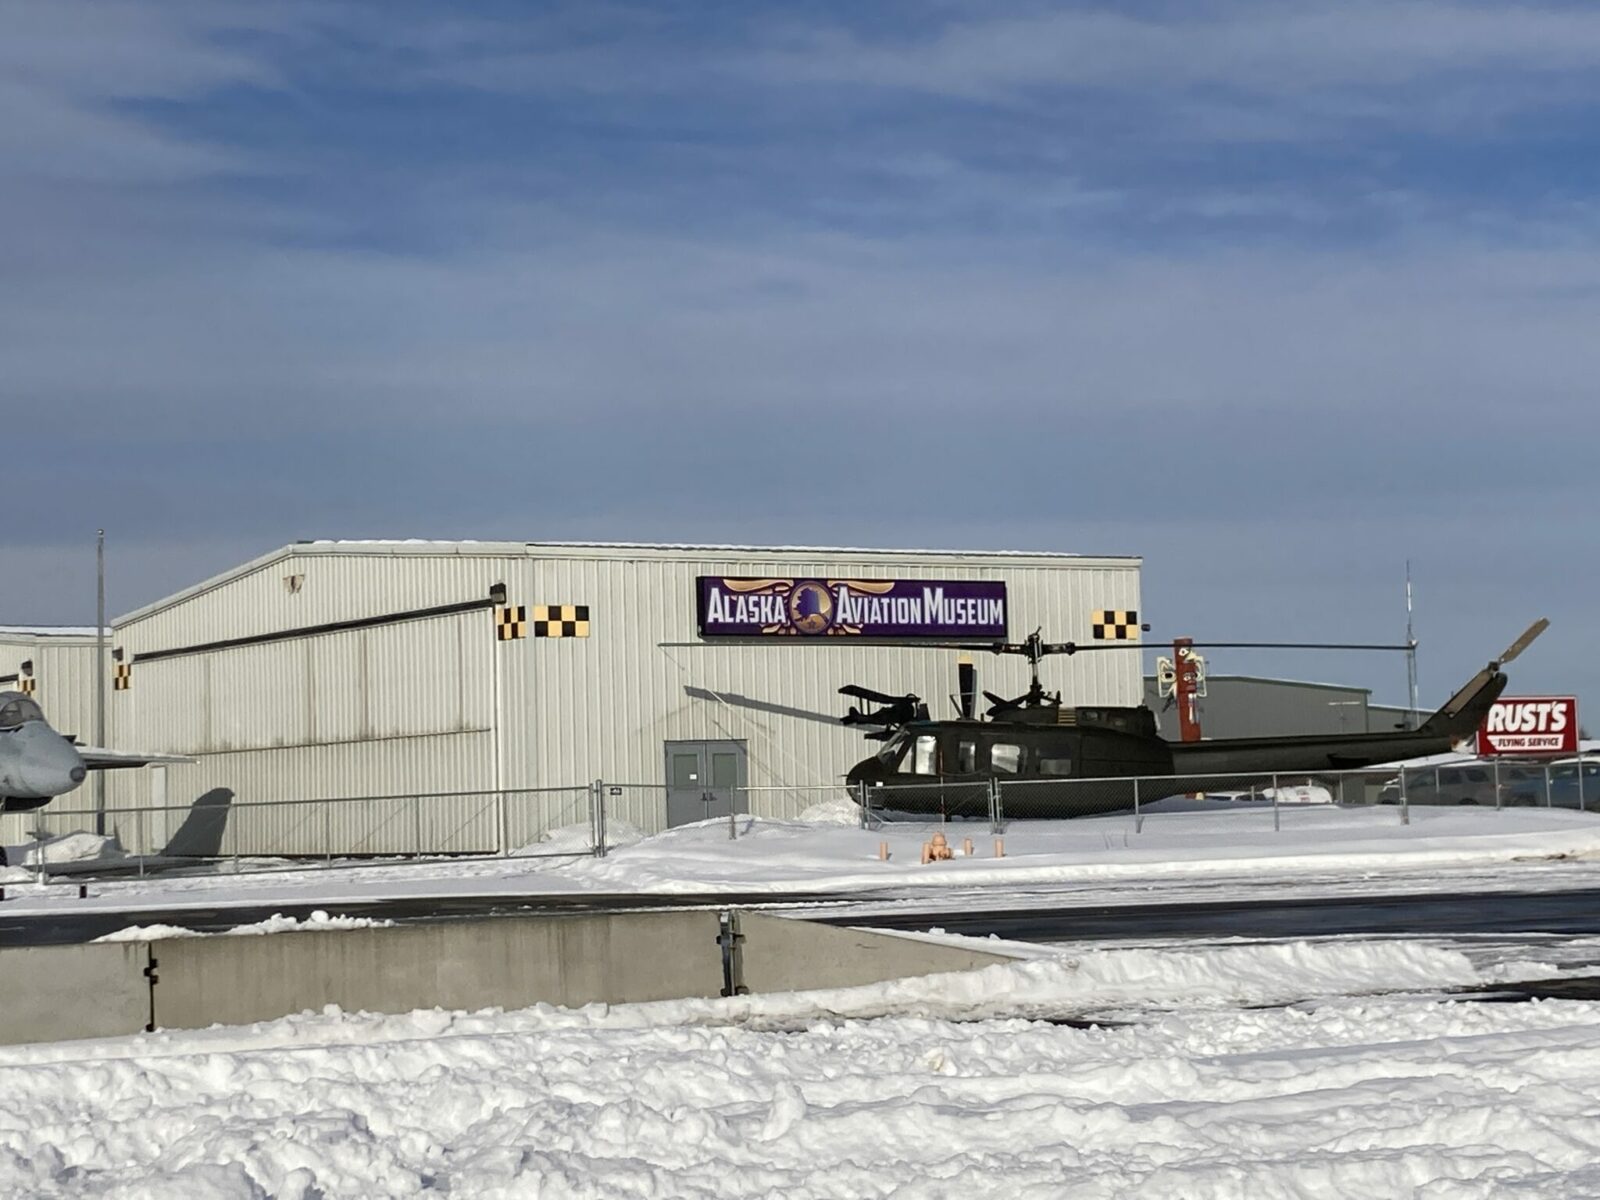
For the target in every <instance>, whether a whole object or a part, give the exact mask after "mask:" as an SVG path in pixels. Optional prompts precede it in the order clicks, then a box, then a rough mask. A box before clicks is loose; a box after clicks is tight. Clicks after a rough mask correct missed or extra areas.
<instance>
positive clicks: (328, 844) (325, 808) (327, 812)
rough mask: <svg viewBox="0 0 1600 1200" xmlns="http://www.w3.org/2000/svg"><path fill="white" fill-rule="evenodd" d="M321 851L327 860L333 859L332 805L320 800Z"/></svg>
mask: <svg viewBox="0 0 1600 1200" xmlns="http://www.w3.org/2000/svg"><path fill="white" fill-rule="evenodd" d="M322 851H323V854H324V855H325V856H326V857H327V860H328V861H329V862H332V861H333V805H331V804H329V803H328V802H327V801H326V800H324V801H323V802H322Z"/></svg>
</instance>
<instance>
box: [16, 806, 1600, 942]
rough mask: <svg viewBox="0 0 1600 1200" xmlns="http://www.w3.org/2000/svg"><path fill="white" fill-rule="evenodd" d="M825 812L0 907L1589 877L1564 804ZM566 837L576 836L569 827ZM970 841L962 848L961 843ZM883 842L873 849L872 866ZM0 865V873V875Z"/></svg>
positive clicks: (72, 893) (1151, 894) (1598, 877)
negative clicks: (898, 820)
mask: <svg viewBox="0 0 1600 1200" xmlns="http://www.w3.org/2000/svg"><path fill="white" fill-rule="evenodd" d="M821 815H822V816H827V815H828V814H821ZM848 815H849V814H845V813H843V812H842V810H841V812H839V813H835V814H833V817H834V819H833V820H831V821H829V820H813V821H782V820H770V819H756V818H748V817H741V818H739V820H738V822H737V825H736V828H737V831H738V833H739V837H738V838H737V840H730V838H729V836H728V824H727V822H726V821H713V822H707V823H702V824H698V825H689V826H684V827H681V828H678V829H673V830H669V831H667V832H666V833H663V834H659V835H657V836H655V837H650V838H644V839H642V840H638V841H635V842H633V844H631V845H627V846H623V847H621V848H618V849H615V850H613V851H612V852H611V853H610V854H609V855H608V856H607V857H606V858H603V859H595V858H590V857H576V858H556V859H549V858H537V857H519V856H511V857H507V858H493V859H468V860H454V861H452V860H427V861H420V862H407V863H396V864H389V865H366V866H354V865H351V866H339V865H335V866H334V867H332V868H321V867H318V868H305V869H297V870H288V871H276V872H270V873H263V874H255V875H233V874H230V873H228V872H227V871H226V870H225V869H224V870H222V871H220V872H218V873H215V874H208V875H198V876H192V875H189V876H172V875H164V876H156V877H150V878H144V879H139V878H115V879H102V880H97V881H96V882H95V883H94V884H93V886H92V888H91V894H90V896H89V898H88V899H79V898H78V896H77V887H76V885H75V883H74V882H72V881H69V882H67V883H61V882H57V883H54V884H45V885H43V886H36V885H34V884H33V883H32V882H31V881H32V880H33V879H34V874H33V872H32V871H31V870H29V869H28V868H24V867H18V868H13V869H12V870H11V872H10V873H9V876H8V877H7V878H6V879H4V880H0V882H6V883H7V888H6V896H7V898H6V900H5V901H4V906H5V907H4V911H5V912H6V913H8V914H12V915H24V914H27V913H29V912H40V911H49V910H52V909H55V908H57V907H58V906H61V905H67V906H71V907H72V908H74V909H76V910H80V911H82V910H88V909H96V908H100V909H105V908H110V909H117V910H121V909H126V908H158V907H172V908H174V909H181V908H183V907H185V906H215V905H270V904H280V903H301V904H319V905H337V904H338V903H340V902H354V901H360V900H371V899H378V898H384V897H398V896H415V895H434V894H439V895H463V894H504V893H521V894H529V895H536V894H548V895H566V896H583V895H594V894H597V893H607V894H609V893H643V894H657V895H660V894H680V895H681V894H688V893H701V894H715V893H737V894H741V895H744V896H751V895H765V896H770V897H772V898H773V899H774V900H781V899H783V898H784V897H793V896H800V895H810V896H816V895H824V896H835V897H838V898H840V899H845V898H849V897H852V896H859V895H863V894H871V895H874V896H883V895H893V896H902V897H915V896H923V897H927V898H930V899H939V898H941V897H942V898H944V899H948V897H949V896H950V895H951V894H953V893H955V892H963V893H967V894H983V893H987V894H990V895H993V896H997V897H1007V898H1011V899H1013V900H1014V899H1015V898H1016V897H1017V896H1019V895H1020V894H1022V893H1024V892H1027V891H1029V890H1034V891H1054V892H1056V893H1058V894H1059V893H1060V892H1062V891H1071V892H1072V893H1073V894H1074V895H1077V896H1079V897H1081V898H1083V899H1085V900H1088V899H1091V898H1093V899H1099V900H1115V899H1127V898H1129V897H1130V896H1133V897H1137V898H1139V899H1152V898H1169V899H1174V900H1176V899H1180V898H1182V897H1185V896H1194V895H1197V894H1201V893H1204V894H1206V895H1208V896H1210V897H1212V898H1216V897H1217V896H1218V895H1223V894H1227V895H1250V894H1258V893H1261V892H1263V891H1265V890H1271V891H1273V892H1274V894H1278V895H1286V894H1290V893H1294V894H1307V895H1310V894H1336V893H1348V892H1350V891H1352V890H1357V891H1384V890H1402V889H1404V890H1429V889H1441V888H1463V887H1471V888H1482V889H1486V890H1492V889H1494V888H1497V887H1498V888H1501V889H1506V888H1511V887H1518V888H1526V887H1540V888H1546V887H1575V886H1597V885H1600V815H1597V814H1594V813H1581V812H1574V811H1571V810H1564V809H1515V810H1512V809H1508V810H1506V811H1503V812H1495V811H1493V810H1492V809H1471V808H1414V809H1412V810H1411V814H1410V816H1411V821H1410V824H1408V825H1407V824H1401V821H1400V813H1399V811H1398V810H1397V809H1394V808H1338V807H1334V806H1331V805H1316V804H1305V805H1295V806H1285V807H1284V808H1283V809H1282V810H1281V811H1280V813H1279V816H1278V819H1279V823H1280V825H1281V829H1279V830H1274V828H1273V813H1272V811H1271V808H1270V806H1267V807H1251V806H1247V805H1246V806H1240V805H1237V804H1229V803H1226V802H1222V803H1217V804H1212V805H1209V806H1202V807H1200V808H1198V809H1196V810H1195V811H1183V812H1165V813H1160V814H1157V815H1155V816H1151V817H1148V818H1147V819H1146V820H1145V822H1144V825H1143V828H1142V829H1138V828H1136V826H1135V823H1134V820H1133V818H1132V816H1131V814H1123V815H1115V816H1107V817H1099V818H1091V819H1083V820H1077V821H1017V822H1012V823H1010V824H1009V825H1008V826H1007V828H1006V831H1005V836H1004V857H996V853H995V851H996V846H995V838H994V837H993V836H992V835H991V834H990V833H989V831H988V827H987V825H986V824H984V823H981V822H971V823H960V822H957V823H952V824H951V825H949V826H945V827H944V829H945V830H946V832H947V834H948V836H949V837H950V839H951V842H952V844H953V845H954V846H955V848H956V850H957V855H956V857H955V858H954V859H952V860H950V861H948V862H941V863H935V864H932V865H927V866H924V865H923V864H922V862H921V845H922V842H923V841H924V840H926V839H927V837H928V836H929V834H930V833H931V832H932V831H933V829H934V828H936V826H931V825H926V824H890V825H886V826H885V827H884V828H883V829H881V830H863V829H859V828H857V827H856V826H855V825H854V824H852V823H845V817H847V816H848ZM573 836H574V837H576V836H577V834H576V833H574V834H573ZM967 838H970V839H971V840H972V843H973V845H972V850H973V853H972V854H971V855H970V856H968V855H966V854H964V853H962V851H963V842H964V841H965V840H966V839H967ZM880 850H886V851H887V853H888V857H887V859H880V857H879V854H880ZM0 874H3V873H0Z"/></svg>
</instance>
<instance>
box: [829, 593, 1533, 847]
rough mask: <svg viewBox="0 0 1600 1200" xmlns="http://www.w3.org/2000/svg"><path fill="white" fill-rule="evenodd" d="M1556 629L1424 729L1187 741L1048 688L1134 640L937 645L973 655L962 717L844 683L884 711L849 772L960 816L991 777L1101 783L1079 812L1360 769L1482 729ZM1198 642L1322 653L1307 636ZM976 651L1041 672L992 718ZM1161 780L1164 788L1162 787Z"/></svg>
mask: <svg viewBox="0 0 1600 1200" xmlns="http://www.w3.org/2000/svg"><path fill="white" fill-rule="evenodd" d="M1548 625H1549V621H1547V620H1544V619H1542V618H1541V619H1540V620H1538V621H1535V622H1534V623H1533V624H1532V625H1530V626H1529V627H1528V629H1527V630H1526V631H1525V632H1524V633H1523V634H1522V636H1521V637H1519V638H1518V639H1517V640H1516V641H1514V642H1512V643H1511V645H1509V646H1507V647H1506V649H1505V650H1504V651H1503V652H1502V653H1501V654H1500V656H1499V657H1498V658H1495V659H1491V660H1490V662H1489V664H1488V665H1487V666H1486V667H1484V668H1483V669H1482V670H1481V671H1479V672H1478V673H1477V674H1476V675H1474V676H1473V677H1472V678H1471V679H1469V680H1468V681H1467V682H1466V683H1465V684H1463V685H1462V686H1461V687H1460V688H1459V689H1458V690H1457V691H1456V692H1455V694H1454V695H1452V696H1451V697H1450V698H1449V699H1448V700H1446V701H1445V702H1444V704H1443V705H1442V706H1441V707H1440V708H1439V709H1438V710H1437V711H1436V712H1434V713H1433V714H1432V715H1431V716H1429V717H1428V719H1427V720H1426V721H1424V722H1423V723H1422V724H1421V725H1420V726H1419V727H1418V728H1416V729H1406V730H1397V731H1392V732H1376V733H1349V734H1291V735H1288V736H1273V737H1245V738H1216V739H1211V740H1205V741H1189V742H1170V741H1168V740H1166V739H1165V738H1163V737H1162V736H1161V735H1160V733H1159V732H1158V730H1157V727H1156V717H1155V713H1153V712H1152V711H1151V710H1150V709H1149V708H1148V707H1147V706H1145V705H1138V706H1136V707H1115V706H1106V705H1096V706H1070V705H1064V704H1063V703H1062V702H1061V695H1060V693H1059V692H1048V691H1046V690H1045V688H1044V685H1043V684H1042V683H1041V682H1040V679H1039V664H1040V663H1041V662H1042V661H1043V660H1044V659H1045V658H1048V657H1050V656H1052V655H1057V654H1064V655H1072V654H1078V653H1083V652H1087V651H1093V650H1123V649H1140V648H1141V647H1139V646H1137V645H1129V644H1122V645H1107V646H1095V645H1089V646H1085V645H1079V644H1077V643H1074V642H1046V641H1044V640H1043V639H1042V638H1041V636H1040V633H1039V631H1038V630H1035V631H1034V633H1033V634H1031V635H1030V636H1029V637H1028V638H1027V639H1026V640H1024V641H1021V642H977V643H969V642H947V643H940V644H939V645H940V647H941V648H945V649H954V650H960V651H963V652H964V654H963V658H962V660H961V662H960V664H959V666H958V692H957V695H956V696H954V697H952V699H953V700H954V701H955V702H956V709H957V712H958V713H959V716H958V717H957V718H956V719H954V720H936V719H934V718H932V717H930V715H929V712H928V706H927V704H926V703H925V702H924V701H923V700H922V698H921V697H919V696H916V695H905V696H891V695H887V694H885V693H883V692H877V691H874V690H872V689H871V688H866V687H862V686H860V685H858V684H847V685H846V686H844V687H841V688H840V689H839V692H840V694H841V695H844V696H849V697H851V698H853V699H856V700H860V701H862V702H864V703H865V704H872V705H877V706H878V707H876V708H872V709H868V708H862V707H855V706H852V707H851V708H850V710H849V712H848V713H847V714H846V715H845V716H844V717H842V718H840V720H841V723H843V724H845V725H855V726H860V727H862V729H863V730H864V731H865V736H866V737H867V738H868V739H869V740H873V741H881V742H882V743H883V746H882V748H881V749H879V750H878V751H877V753H875V754H874V755H872V756H871V757H870V758H865V759H863V760H862V761H860V762H858V763H857V764H856V765H855V766H854V767H852V768H851V769H850V771H849V773H848V774H847V775H846V777H845V779H846V784H847V786H848V787H849V789H850V794H851V796H852V797H853V798H854V799H856V800H857V801H858V802H860V801H861V800H863V799H864V798H865V796H864V793H863V789H867V788H870V789H874V794H873V795H872V796H871V798H870V800H869V802H870V803H871V804H872V805H873V806H874V807H882V808H890V809H894V810H896V811H899V812H907V813H937V814H949V813H951V812H956V811H960V810H963V809H966V810H972V809H974V808H976V809H978V810H980V811H981V810H982V808H983V807H984V806H985V805H986V803H987V795H988V789H989V787H990V786H991V784H992V782H993V781H999V782H1002V783H1019V784H1020V783H1025V782H1028V781H1033V782H1036V783H1048V782H1050V781H1058V782H1065V781H1070V780H1079V781H1084V780H1088V781H1094V782H1092V783H1080V784H1078V785H1076V786H1075V787H1073V789H1072V791H1071V801H1070V808H1071V810H1072V812H1071V814H1070V815H1073V816H1087V815H1093V814H1097V813H1104V812H1114V811H1117V810H1119V809H1124V808H1132V807H1133V806H1134V805H1135V804H1136V803H1137V802H1138V798H1139V791H1138V789H1139V784H1138V783H1136V782H1134V780H1135V778H1136V777H1137V778H1140V779H1143V780H1145V781H1146V783H1145V789H1146V790H1145V793H1144V798H1145V799H1146V800H1154V799H1159V798H1160V797H1161V796H1171V795H1181V794H1183V793H1186V792H1198V791H1220V790H1224V789H1226V788H1228V787H1229V786H1239V785H1243V786H1249V785H1250V783H1251V782H1252V780H1251V779H1250V778H1249V777H1251V776H1260V775H1263V774H1269V773H1280V772H1281V773H1284V774H1306V773H1314V772H1318V771H1338V770H1351V769H1355V768H1360V767H1368V766H1373V765H1375V764H1378V763H1388V762H1395V761H1397V760H1399V759H1404V758H1412V757H1417V756H1420V755H1426V754H1438V753H1442V752H1444V751H1447V750H1449V749H1450V748H1451V747H1452V746H1453V745H1454V744H1455V743H1457V742H1459V741H1461V740H1462V739H1463V738H1466V737H1470V736H1471V735H1472V734H1473V732H1474V731H1475V730H1476V729H1477V727H1478V725H1479V724H1480V723H1481V722H1482V720H1483V718H1484V715H1485V714H1486V713H1487V712H1488V711H1489V706H1490V705H1491V704H1493V703H1494V701H1495V700H1496V699H1498V698H1499V696H1500V693H1501V692H1503V691H1504V690H1505V686H1506V676H1505V674H1504V673H1503V672H1502V671H1501V667H1503V666H1505V665H1506V664H1507V663H1510V662H1511V661H1512V660H1513V659H1515V658H1516V657H1517V656H1518V655H1520V654H1521V653H1522V652H1523V651H1524V650H1526V649H1527V648H1528V646H1529V644H1531V643H1532V642H1533V640H1534V639H1535V638H1536V637H1538V636H1539V635H1540V634H1541V633H1543V632H1544V630H1545V628H1546V627H1547V626H1548ZM1192 645H1194V646H1202V645H1204V646H1209V647H1229V646H1232V647H1238V646H1248V647H1251V648H1284V647H1298V648H1311V646H1310V644H1307V643H1266V642H1206V643H1201V642H1194V643H1192ZM1317 648H1331V647H1317ZM977 652H985V653H992V654H997V655H999V654H1013V655H1019V656H1021V657H1024V658H1026V659H1027V660H1028V665H1029V667H1030V670H1031V674H1032V684H1031V686H1030V687H1029V688H1028V690H1027V691H1026V692H1024V693H1023V694H1022V695H1020V696H1016V697H1012V698H1009V699H1008V698H1005V697H1002V696H997V695H995V694H994V693H993V692H987V691H986V692H984V693H983V696H984V698H985V699H986V700H988V701H989V707H988V709H987V711H986V713H985V715H984V717H983V718H979V717H978V716H977V715H976V710H977V698H978V687H977V668H976V667H975V666H974V664H973V663H972V661H971V660H970V658H968V657H966V655H967V654H970V653H977ZM1230 776H1232V777H1236V778H1234V779H1232V780H1230V778H1229V777H1230ZM1157 777H1159V779H1158V778H1157ZM1152 784H1158V786H1156V787H1155V789H1154V790H1152ZM877 789H883V790H882V791H881V792H879V791H877ZM1062 800H1063V797H1062V789H1060V788H1051V787H1031V788H1030V787H1021V786H1019V787H1008V788H1007V789H1006V795H1005V811H1006V815H1007V816H1012V817H1059V816H1062V815H1064V813H1063V809H1064V808H1066V807H1068V806H1067V805H1064V804H1063V803H1062Z"/></svg>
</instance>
